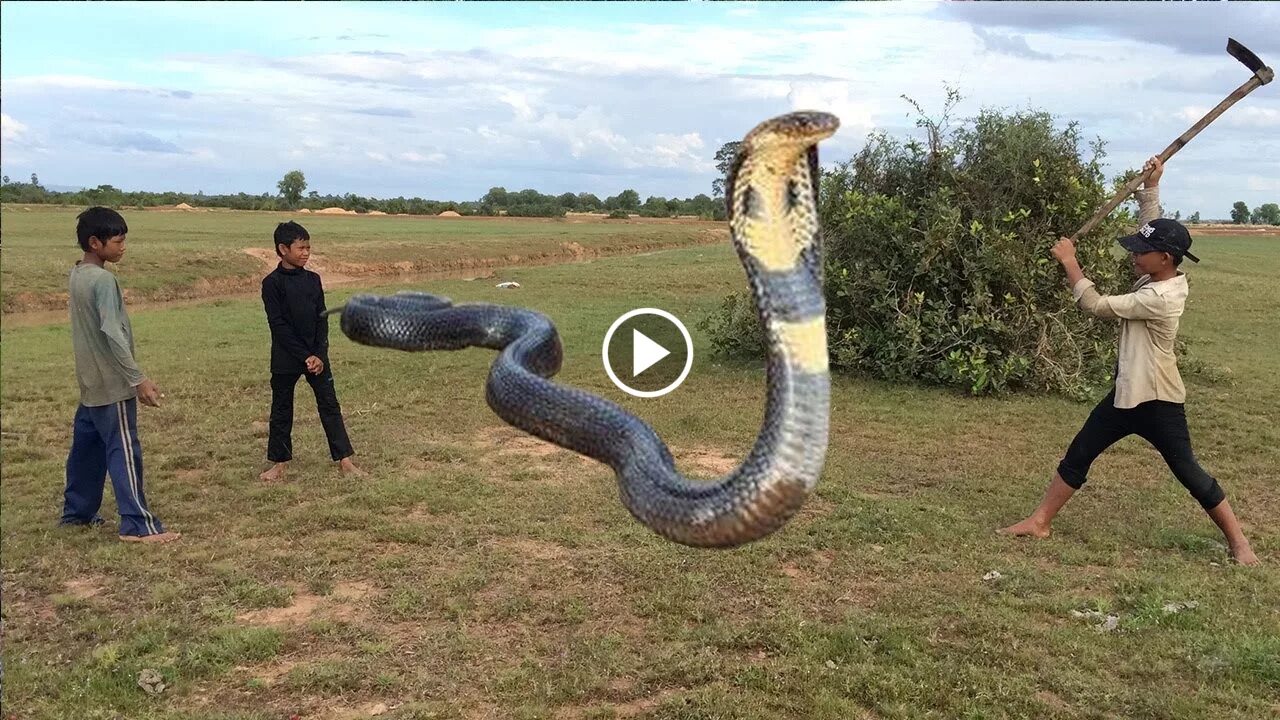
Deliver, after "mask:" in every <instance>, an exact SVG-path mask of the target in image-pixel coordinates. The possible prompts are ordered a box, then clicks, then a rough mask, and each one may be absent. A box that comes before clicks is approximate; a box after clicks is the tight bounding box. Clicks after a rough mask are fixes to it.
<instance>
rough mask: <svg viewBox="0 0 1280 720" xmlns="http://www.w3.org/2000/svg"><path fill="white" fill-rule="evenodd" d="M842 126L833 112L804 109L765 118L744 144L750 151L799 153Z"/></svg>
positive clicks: (744, 139)
mask: <svg viewBox="0 0 1280 720" xmlns="http://www.w3.org/2000/svg"><path fill="white" fill-rule="evenodd" d="M839 128H840V119H839V118H837V117H836V116H835V115H832V114H831V113H825V112H818V111H816V110H801V111H798V112H793V113H787V114H786V115H779V116H778V117H775V118H770V119H769V120H765V121H764V122H762V123H760V124H759V125H757V126H755V128H753V129H752V130H751V132H749V133H747V136H746V137H745V138H743V140H742V144H743V145H745V146H746V151H747V152H748V153H751V152H762V151H773V150H783V149H785V150H789V151H791V152H793V153H800V152H803V151H806V150H808V149H809V148H810V147H813V146H814V145H817V144H818V143H819V142H821V141H823V140H826V139H827V138H829V137H831V136H832V135H834V134H835V132H836V130H838V129H839Z"/></svg>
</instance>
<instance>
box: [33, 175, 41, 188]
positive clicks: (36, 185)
mask: <svg viewBox="0 0 1280 720" xmlns="http://www.w3.org/2000/svg"><path fill="white" fill-rule="evenodd" d="M31 184H32V185H33V186H35V187H40V178H38V177H36V174H35V173H31Z"/></svg>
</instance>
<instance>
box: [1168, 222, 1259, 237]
mask: <svg viewBox="0 0 1280 720" xmlns="http://www.w3.org/2000/svg"><path fill="white" fill-rule="evenodd" d="M1187 229H1188V230H1190V231H1191V234H1192V235H1239V236H1245V237H1280V225H1222V224H1217V223H1214V224H1200V225H1188V226H1187Z"/></svg>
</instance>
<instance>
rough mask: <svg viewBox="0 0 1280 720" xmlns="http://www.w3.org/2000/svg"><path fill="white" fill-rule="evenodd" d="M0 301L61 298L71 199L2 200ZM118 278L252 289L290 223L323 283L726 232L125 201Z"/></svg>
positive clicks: (57, 303) (23, 303) (669, 225)
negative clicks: (43, 202)
mask: <svg viewBox="0 0 1280 720" xmlns="http://www.w3.org/2000/svg"><path fill="white" fill-rule="evenodd" d="M4 210H5V212H4V214H3V221H2V222H3V228H4V236H5V237H4V239H5V255H4V264H3V270H2V273H3V274H2V275H0V301H2V303H3V308H4V311H5V312H14V311H22V310H38V309H45V308H50V309H60V308H64V307H66V281H67V278H66V275H67V270H68V269H69V268H70V266H71V264H72V263H74V262H75V261H76V260H77V259H79V256H80V250H79V247H78V245H77V244H76V237H75V227H76V214H77V213H79V212H80V210H82V208H53V207H41V206H38V205H34V206H21V205H19V206H12V205H10V206H6V207H5V208H4ZM123 214H124V216H125V220H126V222H128V223H129V239H128V244H127V253H128V254H127V255H126V261H125V262H124V263H122V264H121V266H120V278H121V283H122V285H124V286H125V287H126V288H128V291H129V293H130V299H131V300H132V299H139V300H171V299H175V298H193V297H209V296H217V295H225V294H230V293H236V292H246V291H256V290H257V284H256V283H257V277H260V276H261V275H262V274H263V270H264V269H265V268H269V267H271V265H273V264H274V253H273V250H272V239H271V233H272V232H273V231H274V230H275V226H276V224H277V223H280V222H283V221H285V220H296V221H298V222H300V223H302V224H303V225H304V226H305V227H306V228H307V230H308V231H309V232H310V233H311V239H312V246H313V251H314V253H315V255H314V256H313V258H314V263H313V264H314V265H315V266H316V269H317V271H318V272H321V273H322V274H324V275H326V276H330V277H331V279H330V284H333V280H335V279H336V280H346V279H347V278H349V277H368V276H371V275H382V276H395V275H415V274H423V273H432V272H439V271H449V270H483V269H487V268H493V267H496V266H500V265H510V264H530V263H535V262H567V261H571V260H576V259H582V258H584V257H587V258H589V257H596V256H599V255H611V254H619V253H626V252H640V251H646V250H656V249H661V248H670V247H680V246H687V245H690V244H695V243H707V242H716V241H726V242H727V239H728V235H727V231H726V230H725V229H724V226H723V224H720V223H712V222H701V221H697V220H641V219H631V220H621V221H619V220H604V219H601V218H582V217H576V218H571V219H569V220H562V219H556V220H552V219H548V220H536V219H531V218H520V219H515V218H438V217H401V216H392V215H388V216H380V217H373V216H356V217H353V216H342V215H338V216H334V215H301V214H290V213H283V212H238V211H228V210H210V211H198V212H175V211H171V210H170V211H163V210H125V211H123Z"/></svg>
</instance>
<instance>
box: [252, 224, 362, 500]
mask: <svg viewBox="0 0 1280 720" xmlns="http://www.w3.org/2000/svg"><path fill="white" fill-rule="evenodd" d="M275 243H276V255H279V256H280V264H279V265H277V266H276V269H275V270H272V271H271V274H269V275H267V276H266V277H265V278H263V279H262V304H263V306H264V307H265V308H266V310H267V325H269V326H270V327H271V424H270V430H269V435H268V438H267V460H270V461H271V462H273V463H275V464H274V465H272V466H271V468H270V469H269V470H267V471H266V472H264V473H262V474H261V475H260V476H259V478H261V479H262V480H279V479H281V478H283V477H284V473H285V468H286V467H287V466H288V464H289V461H290V460H292V459H293V389H294V386H296V385H297V384H298V378H299V377H300V376H304V375H305V376H306V378H307V383H309V384H310V385H311V389H312V391H314V392H315V395H316V410H318V411H319V412H320V424H321V425H323V426H324V434H325V436H326V437H327V438H328V439H329V455H330V456H331V457H332V458H333V459H334V461H335V462H337V463H338V466H339V468H340V469H341V470H342V472H343V473H344V474H355V475H363V474H364V473H363V472H362V471H361V470H360V469H359V468H357V467H356V465H355V463H353V462H352V461H351V456H352V455H354V454H355V451H354V450H352V448H351V440H350V439H349V438H348V437H347V429H346V427H345V426H344V425H343V422H342V408H341V407H339V405H338V394H337V391H336V390H335V389H334V385H333V371H332V370H331V369H330V368H329V322H328V319H327V318H325V317H324V314H323V313H324V312H325V306H324V288H323V287H322V286H321V284H320V276H319V275H317V274H315V273H313V272H311V271H310V270H307V269H306V264H307V261H308V260H310V259H311V236H310V235H309V234H307V231H306V229H305V228H303V227H302V226H301V225H299V224H298V223H296V222H286V223H280V224H279V225H278V226H276V232H275Z"/></svg>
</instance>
